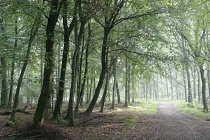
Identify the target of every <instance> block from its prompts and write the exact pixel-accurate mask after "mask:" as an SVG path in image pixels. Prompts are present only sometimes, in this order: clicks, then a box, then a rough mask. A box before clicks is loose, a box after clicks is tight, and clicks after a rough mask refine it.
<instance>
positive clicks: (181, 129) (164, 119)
mask: <svg viewBox="0 0 210 140" xmlns="http://www.w3.org/2000/svg"><path fill="white" fill-rule="evenodd" d="M156 117H157V119H159V120H160V126H159V129H158V131H157V134H156V137H155V138H154V139H155V140H210V122H208V121H205V120H201V119H195V118H193V117H191V116H188V115H185V114H182V113H180V112H179V111H177V110H176V109H175V108H174V106H173V104H172V103H168V102H160V103H159V106H158V110H157V114H156Z"/></svg>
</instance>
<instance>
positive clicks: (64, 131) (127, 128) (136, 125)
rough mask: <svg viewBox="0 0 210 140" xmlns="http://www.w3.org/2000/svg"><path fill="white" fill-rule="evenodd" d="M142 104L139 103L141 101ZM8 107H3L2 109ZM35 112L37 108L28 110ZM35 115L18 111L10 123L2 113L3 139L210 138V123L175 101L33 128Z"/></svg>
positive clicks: (147, 139) (144, 139) (120, 139)
mask: <svg viewBox="0 0 210 140" xmlns="http://www.w3.org/2000/svg"><path fill="white" fill-rule="evenodd" d="M137 106H138V104H137ZM3 111H5V110H3V109H1V110H0V112H3ZM28 111H29V112H31V113H32V114H33V111H34V110H28ZM32 114H25V113H17V118H18V120H19V121H18V123H17V125H16V126H14V127H11V126H6V125H5V124H6V123H7V122H8V120H9V117H10V115H2V114H1V115H0V139H5V140H7V139H11V140H13V139H15V140H16V139H20V140H24V139H30V140H33V139H35V140H48V139H50V140H98V139H100V140H112V139H113V140H115V139H119V140H210V122H208V121H205V120H200V119H195V118H193V117H191V116H188V115H184V114H182V113H180V112H178V111H177V110H176V109H175V108H174V107H173V104H172V103H167V102H160V103H159V106H158V109H157V113H156V114H155V115H144V114H142V112H141V111H128V110H126V109H123V108H122V110H121V111H119V110H110V109H107V110H106V111H105V112H104V113H99V110H97V108H96V110H94V112H93V113H92V114H91V115H84V114H80V115H78V116H77V117H76V118H77V126H75V127H69V126H68V123H67V122H65V121H64V122H62V123H57V122H53V121H45V123H44V125H43V126H42V128H41V129H40V130H35V129H33V128H31V122H32V119H33V115H32Z"/></svg>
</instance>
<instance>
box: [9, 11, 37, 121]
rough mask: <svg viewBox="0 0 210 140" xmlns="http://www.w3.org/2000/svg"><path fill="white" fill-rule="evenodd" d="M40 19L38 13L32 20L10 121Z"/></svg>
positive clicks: (16, 103) (13, 113)
mask: <svg viewBox="0 0 210 140" xmlns="http://www.w3.org/2000/svg"><path fill="white" fill-rule="evenodd" d="M40 18H41V14H40V13H38V14H37V16H36V19H35V20H34V24H33V26H32V29H31V31H30V38H29V43H28V48H27V52H26V56H25V60H24V63H23V67H22V69H21V73H20V76H19V79H18V83H17V89H16V93H15V99H14V105H13V109H12V114H11V120H12V121H15V113H16V109H17V105H18V98H19V94H20V88H21V84H22V81H23V76H24V73H25V70H26V67H27V65H28V61H29V58H30V51H31V47H32V42H33V40H34V38H35V36H36V34H37V32H38V29H39V25H40Z"/></svg>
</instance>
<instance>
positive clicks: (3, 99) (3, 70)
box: [1, 56, 8, 107]
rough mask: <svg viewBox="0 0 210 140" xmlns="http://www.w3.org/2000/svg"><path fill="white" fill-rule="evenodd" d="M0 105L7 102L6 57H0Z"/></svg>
mask: <svg viewBox="0 0 210 140" xmlns="http://www.w3.org/2000/svg"><path fill="white" fill-rule="evenodd" d="M1 78H2V85H1V106H2V107H6V106H7V103H8V89H7V63H6V58H5V57H4V56H3V57H1Z"/></svg>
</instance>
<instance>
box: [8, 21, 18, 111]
mask: <svg viewBox="0 0 210 140" xmlns="http://www.w3.org/2000/svg"><path fill="white" fill-rule="evenodd" d="M15 35H18V26H17V19H15ZM17 45H18V39H17V38H15V44H14V50H15V49H16V48H17ZM14 71H15V54H13V59H12V67H11V77H10V90H9V101H8V106H9V107H12V96H13V87H14Z"/></svg>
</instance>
